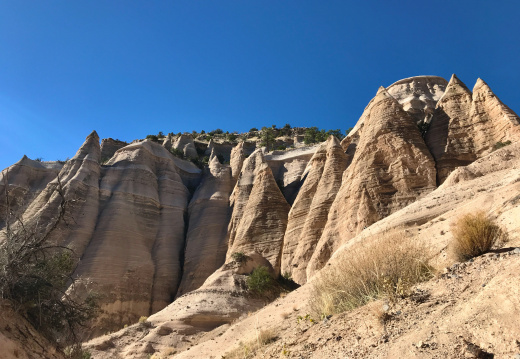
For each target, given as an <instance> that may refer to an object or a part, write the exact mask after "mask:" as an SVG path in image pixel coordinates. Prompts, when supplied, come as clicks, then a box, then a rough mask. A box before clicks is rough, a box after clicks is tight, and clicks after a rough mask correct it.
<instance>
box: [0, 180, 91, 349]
mask: <svg viewBox="0 0 520 359" xmlns="http://www.w3.org/2000/svg"><path fill="white" fill-rule="evenodd" d="M6 177H7V174H6ZM4 178H5V177H4ZM54 191H55V192H54V194H53V196H55V197H54V198H57V199H61V202H59V207H58V208H57V210H56V212H57V213H55V214H54V216H53V217H52V218H51V219H49V220H45V221H44V220H43V219H42V218H33V219H32V220H30V221H27V222H25V221H24V220H23V219H21V218H16V217H15V218H13V217H12V214H11V213H10V211H9V210H8V211H7V213H8V216H7V219H6V222H5V228H4V229H3V231H4V235H5V240H4V241H3V242H1V243H0V297H1V298H2V299H6V300H8V301H9V302H10V303H11V304H12V305H13V308H14V309H15V310H16V311H18V313H20V314H21V315H23V316H24V317H25V318H26V319H27V320H29V321H30V322H31V324H32V325H33V326H34V327H35V328H36V330H38V331H39V332H40V333H42V334H43V335H45V336H46V337H47V338H48V339H50V340H51V341H53V342H58V341H59V342H60V344H62V345H68V344H71V343H72V344H74V345H73V346H77V343H78V338H77V334H78V330H79V329H80V328H81V327H83V326H84V325H85V324H86V323H87V322H88V321H89V320H90V319H92V318H93V317H94V316H95V314H96V310H97V304H96V296H95V295H94V294H93V293H91V292H89V291H88V288H86V287H85V288H82V289H85V290H84V294H85V296H84V297H83V300H79V299H77V298H74V297H72V296H71V295H70V294H69V293H67V292H66V289H67V287H72V286H74V287H76V288H78V287H79V286H80V285H81V284H82V283H81V282H80V281H79V280H78V279H76V278H72V277H71V273H72V272H73V270H74V268H75V266H76V264H77V260H78V259H77V258H76V257H75V255H74V252H73V251H72V250H70V249H68V248H66V247H63V246H60V245H58V244H56V243H55V242H54V241H52V240H51V234H52V233H53V232H54V231H55V230H56V229H57V228H58V225H60V223H62V222H64V216H65V212H66V205H67V201H65V197H64V194H63V188H62V186H61V182H60V179H59V177H58V179H57V184H56V187H55V189H54ZM5 198H6V207H7V208H8V209H9V208H10V203H9V195H8V191H7V186H6V189H5Z"/></svg>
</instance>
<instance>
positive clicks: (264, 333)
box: [222, 329, 278, 359]
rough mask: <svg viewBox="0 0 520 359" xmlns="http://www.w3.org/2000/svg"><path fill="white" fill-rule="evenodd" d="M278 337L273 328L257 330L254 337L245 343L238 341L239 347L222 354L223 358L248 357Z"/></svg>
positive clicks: (236, 358)
mask: <svg viewBox="0 0 520 359" xmlns="http://www.w3.org/2000/svg"><path fill="white" fill-rule="evenodd" d="M276 339H278V334H277V332H276V330H274V329H263V330H260V331H257V333H256V338H255V339H253V340H251V341H248V342H246V343H243V342H240V343H239V347H238V348H236V349H234V350H232V351H230V352H228V353H227V354H226V355H224V356H222V358H224V359H248V358H253V357H254V356H255V354H256V353H257V352H258V351H259V350H260V349H261V348H262V347H264V346H266V345H267V344H269V343H272V342H274V341H276Z"/></svg>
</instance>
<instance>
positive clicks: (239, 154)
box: [229, 142, 246, 182]
mask: <svg viewBox="0 0 520 359" xmlns="http://www.w3.org/2000/svg"><path fill="white" fill-rule="evenodd" d="M245 158H246V156H245V153H244V142H240V143H239V144H238V145H236V146H235V147H233V149H232V150H231V156H230V160H229V164H230V165H231V173H232V176H233V181H235V182H236V181H237V179H238V175H239V173H240V171H241V170H242V165H243V164H244V160H245Z"/></svg>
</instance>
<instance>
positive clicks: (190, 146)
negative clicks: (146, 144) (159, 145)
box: [172, 134, 198, 158]
mask: <svg viewBox="0 0 520 359" xmlns="http://www.w3.org/2000/svg"><path fill="white" fill-rule="evenodd" d="M172 148H175V149H176V150H179V151H182V153H184V156H186V158H197V157H198V154H197V149H196V148H195V143H194V142H193V136H192V135H189V134H188V135H186V134H183V135H180V136H179V137H178V138H177V140H176V141H175V143H174V144H173V145H172Z"/></svg>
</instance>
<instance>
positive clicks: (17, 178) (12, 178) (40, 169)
mask: <svg viewBox="0 0 520 359" xmlns="http://www.w3.org/2000/svg"><path fill="white" fill-rule="evenodd" d="M62 167H63V164H62V163H59V162H57V161H56V162H40V161H33V160H31V159H29V158H28V157H27V156H23V158H22V159H21V160H20V161H18V162H16V163H15V164H14V165H12V166H9V167H8V168H6V169H4V170H3V171H2V172H1V173H0V228H2V227H3V226H4V225H5V223H6V222H5V221H6V220H7V218H6V216H7V213H8V212H7V211H6V206H7V205H8V204H7V201H6V197H5V193H6V192H7V194H8V198H9V213H12V215H13V218H12V220H13V221H14V218H15V217H17V216H19V215H20V214H21V213H23V211H24V210H25V209H26V208H27V207H28V206H29V205H30V203H31V202H32V201H33V200H34V199H35V198H36V197H38V195H39V194H40V193H41V192H42V191H43V190H44V189H45V187H46V186H47V185H48V184H49V182H51V181H52V180H54V179H56V176H57V175H58V173H59V171H60V169H61V168H62Z"/></svg>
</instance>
